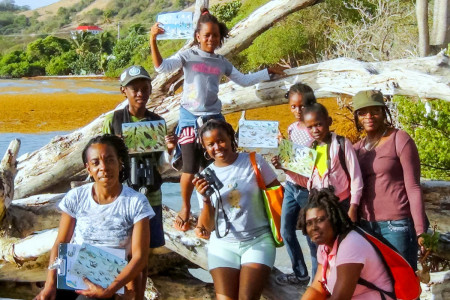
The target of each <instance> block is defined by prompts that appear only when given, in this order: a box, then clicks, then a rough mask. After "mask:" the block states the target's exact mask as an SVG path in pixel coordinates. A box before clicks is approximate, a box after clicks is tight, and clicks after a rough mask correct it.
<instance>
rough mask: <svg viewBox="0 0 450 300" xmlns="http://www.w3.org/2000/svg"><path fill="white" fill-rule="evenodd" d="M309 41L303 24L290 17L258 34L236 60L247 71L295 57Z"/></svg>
mask: <svg viewBox="0 0 450 300" xmlns="http://www.w3.org/2000/svg"><path fill="white" fill-rule="evenodd" d="M307 41H308V40H307V37H306V35H305V33H304V28H303V26H301V25H299V24H298V23H297V22H296V21H295V20H293V19H292V18H288V19H287V20H286V21H284V22H281V23H278V24H277V25H275V26H274V27H272V28H271V29H269V30H267V31H265V32H263V33H262V34H261V35H260V36H258V37H257V38H256V39H255V40H254V41H253V44H252V45H251V46H250V47H248V48H247V49H246V50H244V51H242V52H241V53H240V54H239V55H237V58H236V59H237V60H236V59H235V60H234V62H240V64H241V70H242V71H245V72H247V71H253V70H255V69H259V68H260V67H261V66H267V65H273V64H276V63H278V62H280V60H282V59H288V58H292V59H295V58H297V57H298V56H299V55H300V54H301V53H303V51H304V48H305V45H306V44H307ZM239 60H240V61H239Z"/></svg>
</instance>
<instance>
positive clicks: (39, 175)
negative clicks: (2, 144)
mask: <svg viewBox="0 0 450 300" xmlns="http://www.w3.org/2000/svg"><path fill="white" fill-rule="evenodd" d="M316 2H317V1H316V0H314V1H313V0H274V1H270V2H269V3H267V4H266V5H263V6H262V7H260V8H259V9H257V10H256V11H255V12H254V13H252V14H251V15H250V16H249V17H248V18H246V19H244V20H243V21H241V22H240V23H238V24H237V25H236V26H235V27H234V28H233V29H232V30H231V32H230V36H231V37H230V38H229V39H227V40H226V42H225V43H224V45H223V47H222V48H221V49H220V53H221V54H222V55H225V56H226V55H229V54H231V53H235V52H236V51H241V50H242V49H243V48H242V45H243V44H244V43H245V44H248V43H251V42H252V41H253V39H255V38H256V37H257V36H258V34H260V33H261V32H262V31H264V30H267V29H268V28H269V27H270V26H271V25H272V24H273V22H275V21H277V20H279V19H281V18H283V17H285V16H286V15H288V14H289V13H291V12H293V11H295V10H299V9H301V8H304V7H306V6H309V5H312V4H314V3H316ZM262 16H264V17H262ZM190 46H191V44H190V43H188V44H187V45H186V46H185V47H184V48H188V47H190ZM184 48H183V49H184ZM180 77H181V70H179V71H175V72H173V73H170V74H160V75H158V76H157V77H156V78H155V80H153V82H152V86H153V96H152V99H153V103H154V105H157V106H160V107H159V109H158V112H159V113H161V114H162V115H163V116H165V117H167V118H166V121H167V122H168V124H169V125H172V126H174V125H175V123H176V121H177V113H175V114H173V113H172V112H171V111H170V109H172V107H173V106H175V107H176V109H178V107H177V105H176V103H174V104H173V105H170V104H169V105H166V101H165V100H164V98H165V96H166V93H167V91H168V90H169V89H170V87H171V85H172V84H173V83H175V82H177V81H178V80H179V79H180ZM163 100H164V103H162V101H163ZM172 102H173V101H172ZM169 114H170V116H168V115H169ZM102 123H103V116H100V117H99V118H97V119H96V120H94V121H93V122H91V123H90V124H89V125H87V126H85V127H84V128H81V129H79V130H76V131H75V132H73V133H71V134H69V135H66V136H58V137H55V139H54V140H52V141H51V142H50V144H49V145H47V146H45V147H43V148H41V149H40V150H38V151H36V152H33V153H31V154H28V155H24V156H22V157H21V158H20V160H19V166H18V170H19V173H18V176H17V177H16V186H17V188H16V191H15V195H16V196H15V197H16V199H17V198H23V197H27V196H30V195H35V194H38V193H42V192H45V191H52V189H53V188H54V187H55V185H57V186H63V189H67V187H68V183H69V182H70V181H72V180H78V179H79V178H77V177H74V174H77V173H79V172H80V171H81V169H82V165H81V160H80V159H79V158H80V157H81V151H82V149H83V147H84V145H85V144H86V143H87V142H88V141H89V139H90V138H91V137H92V136H94V135H96V134H99V133H100V131H101V125H102ZM43 161H45V163H42V162H43Z"/></svg>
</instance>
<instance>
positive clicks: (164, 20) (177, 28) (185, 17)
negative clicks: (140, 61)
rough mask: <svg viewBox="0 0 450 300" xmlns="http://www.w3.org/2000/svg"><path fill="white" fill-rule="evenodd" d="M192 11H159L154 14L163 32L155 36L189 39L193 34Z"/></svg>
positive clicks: (170, 38) (167, 38)
mask: <svg viewBox="0 0 450 300" xmlns="http://www.w3.org/2000/svg"><path fill="white" fill-rule="evenodd" d="M192 19H193V13H192V12H187V11H180V12H172V13H161V14H158V15H157V16H156V21H157V22H158V23H161V24H160V25H159V26H160V27H162V28H163V29H164V31H165V32H164V34H160V35H158V36H157V39H158V40H175V39H191V38H192V37H193V36H194V25H193V21H192Z"/></svg>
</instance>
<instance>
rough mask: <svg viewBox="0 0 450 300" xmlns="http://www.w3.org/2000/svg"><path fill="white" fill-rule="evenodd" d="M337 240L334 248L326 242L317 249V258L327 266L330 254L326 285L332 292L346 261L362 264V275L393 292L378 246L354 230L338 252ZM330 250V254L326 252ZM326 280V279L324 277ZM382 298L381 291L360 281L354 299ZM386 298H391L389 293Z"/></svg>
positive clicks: (381, 287)
mask: <svg viewBox="0 0 450 300" xmlns="http://www.w3.org/2000/svg"><path fill="white" fill-rule="evenodd" d="M337 242H338V241H337V239H336V241H335V242H334V246H333V249H331V251H330V250H329V248H328V247H327V246H326V245H319V248H318V249H317V260H318V262H319V264H321V265H322V266H323V265H324V261H325V260H326V259H327V255H328V270H327V287H328V290H329V291H331V294H333V289H334V285H335V284H336V280H337V267H338V266H339V265H343V264H363V265H364V266H363V268H362V270H361V275H360V277H361V278H363V279H365V280H367V281H368V282H371V283H373V284H374V285H375V286H377V287H379V288H380V289H383V290H385V291H387V292H391V291H393V290H394V289H393V286H392V283H391V280H390V279H389V276H388V274H387V272H386V269H385V267H384V265H383V262H382V261H381V259H380V257H379V256H378V254H377V253H376V252H375V249H374V248H373V247H372V245H371V244H369V242H368V241H366V239H364V238H363V237H362V236H361V235H359V234H358V233H357V232H355V231H350V232H349V233H348V234H347V236H346V237H345V238H344V239H343V240H342V242H341V244H340V245H339V251H338V253H337V255H336V251H337V250H338V249H337ZM327 252H329V254H327ZM322 280H323V278H322ZM372 299H377V300H378V299H381V297H380V293H379V292H378V291H375V290H372V289H369V288H368V287H366V286H363V285H360V284H357V285H356V289H355V292H354V293H353V296H352V300H372ZM386 299H391V298H390V297H389V296H386Z"/></svg>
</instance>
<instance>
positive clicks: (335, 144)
mask: <svg viewBox="0 0 450 300" xmlns="http://www.w3.org/2000/svg"><path fill="white" fill-rule="evenodd" d="M303 116H304V122H305V126H306V128H308V130H309V133H310V134H311V136H312V137H313V138H314V140H315V141H314V142H313V144H312V148H315V149H316V151H317V158H316V162H315V165H314V169H313V172H312V174H311V177H310V178H309V181H308V190H312V189H323V188H327V187H330V186H333V187H334V191H335V194H336V196H337V197H338V198H339V204H340V205H341V206H342V207H343V208H344V209H345V211H347V212H348V216H349V217H350V219H351V220H352V221H353V222H356V221H357V218H358V206H359V201H360V199H361V194H362V190H363V180H362V175H361V169H360V167H359V163H358V158H357V156H356V153H355V150H354V149H353V145H352V143H351V142H350V141H349V140H348V139H346V138H344V137H340V136H338V135H336V134H335V133H332V132H330V126H331V123H332V119H331V118H330V117H329V115H328V111H327V109H326V108H325V106H323V105H322V104H320V103H315V104H313V105H311V106H308V107H305V110H304V111H303ZM339 140H341V141H339Z"/></svg>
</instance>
